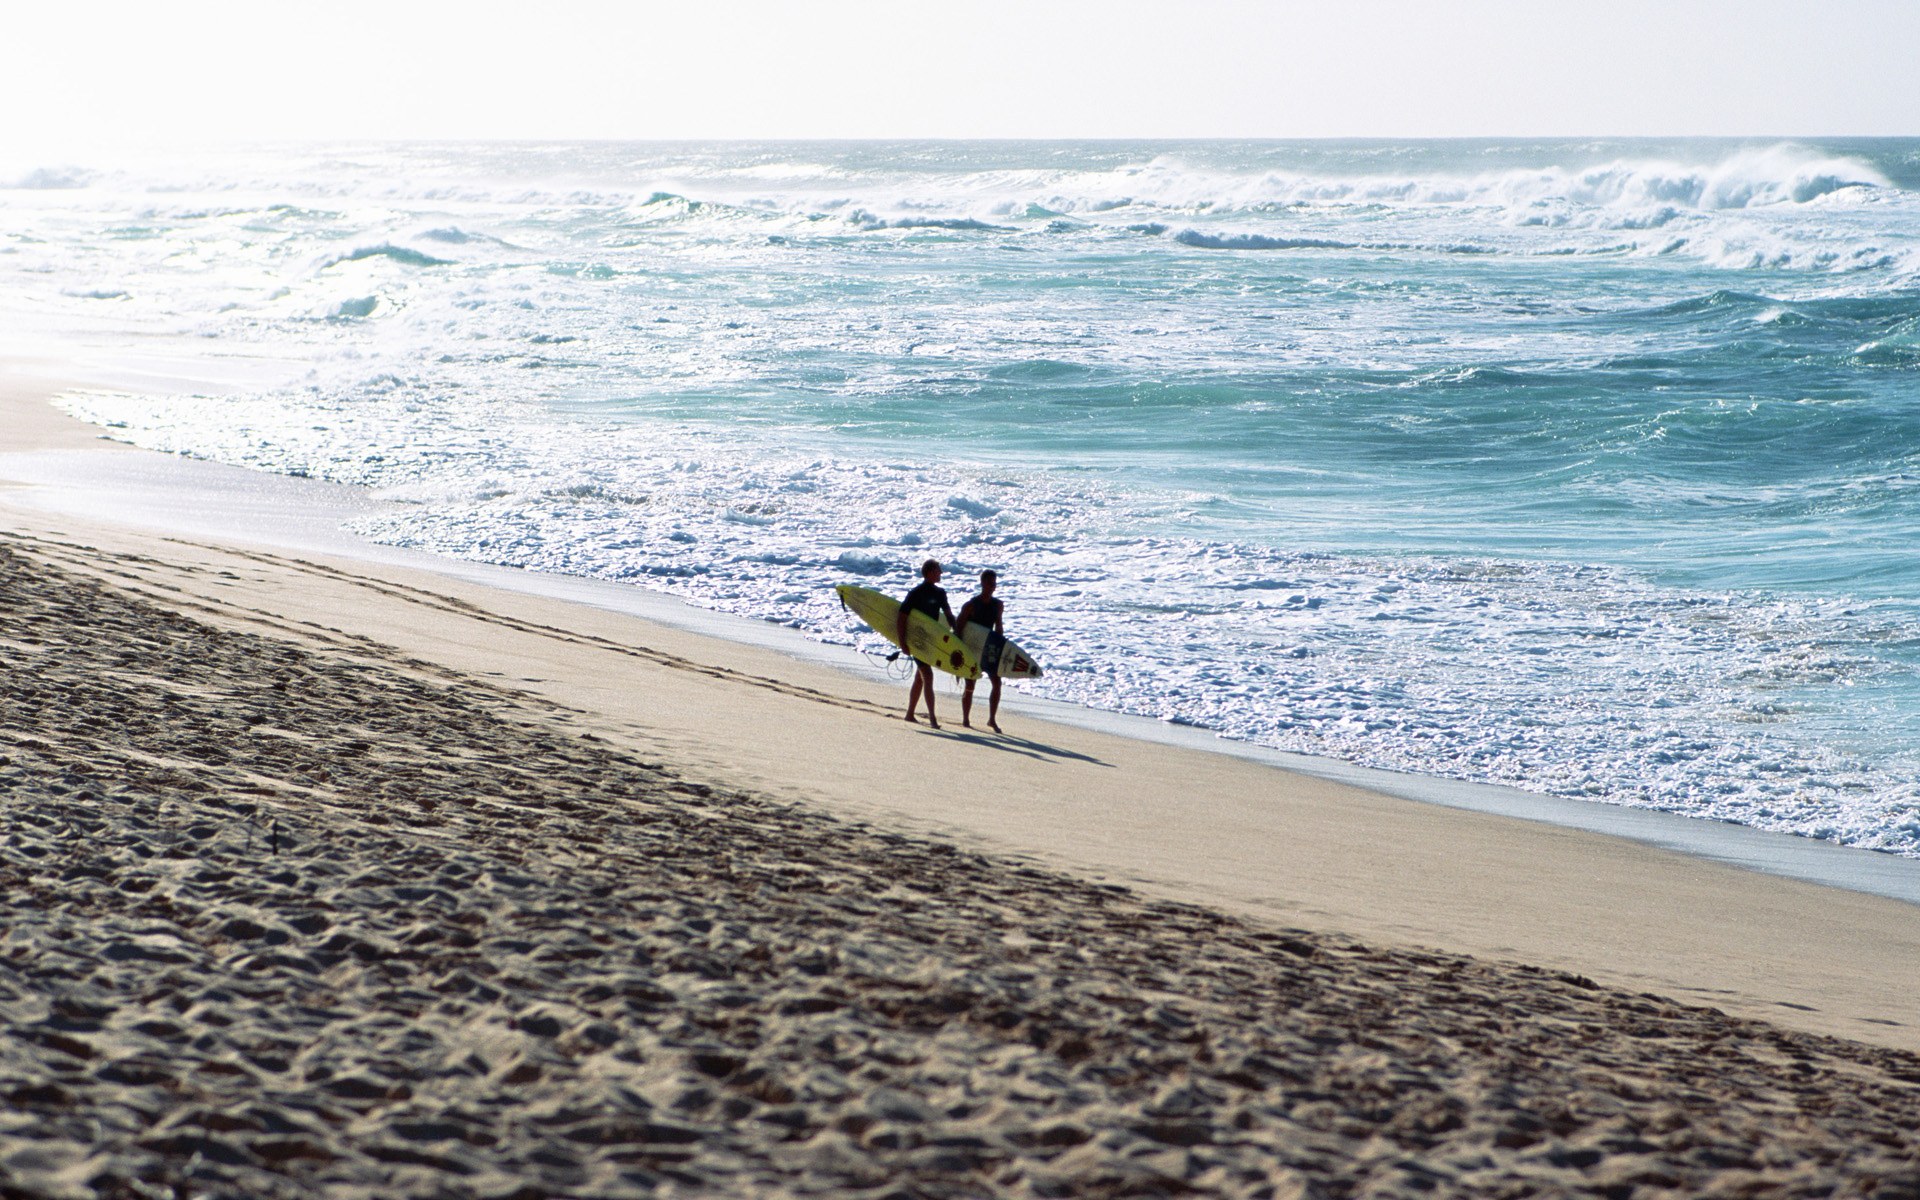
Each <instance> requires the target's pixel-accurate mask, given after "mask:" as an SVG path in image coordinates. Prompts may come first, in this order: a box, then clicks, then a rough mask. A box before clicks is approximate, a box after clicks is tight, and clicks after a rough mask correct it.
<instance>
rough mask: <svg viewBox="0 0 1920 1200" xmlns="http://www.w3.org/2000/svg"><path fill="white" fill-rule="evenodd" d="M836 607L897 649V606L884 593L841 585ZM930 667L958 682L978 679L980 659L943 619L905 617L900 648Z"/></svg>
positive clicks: (897, 603)
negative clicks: (904, 634) (850, 612)
mask: <svg viewBox="0 0 1920 1200" xmlns="http://www.w3.org/2000/svg"><path fill="white" fill-rule="evenodd" d="M833 590H834V591H836V592H838V593H840V603H842V604H844V605H846V606H847V607H848V608H850V609H852V610H853V613H854V615H855V616H857V617H859V618H860V619H861V620H862V621H865V622H866V623H867V624H868V625H871V626H872V627H873V631H874V632H875V633H877V634H879V635H880V636H881V637H883V638H886V639H887V640H888V641H889V642H892V643H893V644H894V645H896V646H900V640H899V636H898V631H899V626H900V602H899V601H898V600H895V599H894V598H893V597H892V596H889V595H887V594H886V593H885V592H876V591H874V590H873V589H872V588H869V587H861V586H859V585H858V584H853V583H843V584H841V585H840V586H838V587H836V588H834V589H833ZM900 648H901V649H902V650H905V651H906V652H907V653H908V654H911V655H913V656H914V657H915V658H917V659H919V660H920V661H921V662H923V663H926V664H927V665H928V666H930V667H936V668H938V669H939V670H942V671H945V672H946V673H947V674H949V675H952V676H955V677H957V678H960V679H978V678H980V657H979V655H977V654H975V653H974V652H973V651H972V650H969V649H968V648H967V644H966V643H965V642H963V641H961V640H960V639H959V638H958V637H957V636H955V635H954V632H953V629H952V628H951V627H950V626H948V624H947V623H946V621H945V620H944V619H937V618H934V617H930V616H928V615H927V614H925V613H923V612H915V613H909V614H908V615H907V644H906V645H904V646H900Z"/></svg>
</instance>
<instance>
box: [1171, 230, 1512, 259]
mask: <svg viewBox="0 0 1920 1200" xmlns="http://www.w3.org/2000/svg"><path fill="white" fill-rule="evenodd" d="M1173 240H1174V241H1176V242H1179V243H1180V244H1181V245H1183V246H1192V247H1194V248H1195V249H1197V250H1418V251H1423V252H1425V253H1428V254H1496V253H1498V251H1496V250H1495V249H1494V248H1493V247H1491V246H1481V245H1477V244H1475V243H1472V242H1434V243H1422V242H1343V241H1340V240H1338V239H1336V238H1316V237H1269V236H1267V235H1266V234H1261V233H1228V234H1222V233H1202V232H1201V231H1200V230H1198V229H1183V230H1181V231H1180V232H1179V233H1176V234H1174V235H1173Z"/></svg>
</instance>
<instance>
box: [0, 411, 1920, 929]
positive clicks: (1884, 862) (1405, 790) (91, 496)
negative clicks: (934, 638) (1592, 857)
mask: <svg viewBox="0 0 1920 1200" xmlns="http://www.w3.org/2000/svg"><path fill="white" fill-rule="evenodd" d="M57 390H66V389H64V388H62V389H57ZM43 407H50V406H46V405H44V404H43ZM63 426H71V428H64V427H63ZM36 436H37V437H38V438H41V439H45V440H50V441H51V442H53V443H55V444H54V445H46V446H40V447H39V448H38V449H37V450H36V452H35V453H34V454H33V456H32V458H31V459H25V458H21V457H19V456H18V455H19V452H18V451H15V452H14V453H9V452H8V447H7V446H5V445H4V444H0V478H4V477H5V476H6V474H7V473H8V471H9V470H11V472H12V473H13V474H14V475H16V476H19V477H21V479H22V480H25V481H28V482H31V483H32V484H34V485H36V486H38V487H40V488H42V489H45V490H47V491H50V492H53V493H58V496H59V498H58V499H57V500H51V501H50V502H49V503H47V504H46V507H47V508H49V509H51V510H53V511H57V512H62V513H65V514H67V515H69V516H73V515H78V516H83V517H86V518H88V519H91V520H101V521H105V522H108V523H110V524H116V525H125V524H142V525H148V526H150V527H152V528H155V529H157V530H162V531H166V532H170V533H181V534H193V535H196V536H204V537H207V538H210V539H212V540H215V541H224V540H228V539H232V538H236V537H237V538H241V539H244V540H247V541H249V542H255V543H259V544H262V545H268V546H273V547H278V548H280V549H286V550H298V551H306V552H314V553H323V554H328V555H333V556H337V557H340V558H344V559H349V560H353V561H356V562H364V563H368V564H371V565H373V566H376V567H379V566H397V567H401V568H406V569H412V570H423V571H425V572H427V573H430V574H435V575H441V576H445V577H447V578H449V579H457V580H462V581H465V582H468V583H474V584H478V585H480V586H482V587H487V588H492V589H498V590H505V591H512V592H520V593H525V594H528V595H533V596H539V597H543V598H547V599H553V600H559V601H563V602H566V603H570V604H578V605H586V606H591V607H595V608H601V609H605V610H608V611H612V612H617V613H622V614H625V615H629V616H635V617H638V618H640V619H642V620H644V621H648V622H652V623H656V624H665V625H669V626H672V627H674V628H676V629H679V630H683V631H686V632H689V633H694V634H698V635H701V636H704V637H708V638H714V639H718V640H721V641H726V642H732V643H737V644H742V645H746V646H752V647H755V648H759V649H764V650H769V651H772V652H774V653H776V654H779V655H782V656H784V657H786V658H790V659H796V660H799V661H802V662H805V663H808V664H811V665H822V666H826V667H828V668H830V669H832V670H835V671H837V672H839V673H842V674H846V675H850V676H853V677H855V678H857V679H860V680H863V681H865V682H869V683H872V682H882V681H884V682H885V683H886V685H888V686H891V685H892V684H893V683H894V682H895V681H893V680H892V679H891V677H888V676H886V675H885V673H884V672H883V671H881V670H877V669H875V668H874V666H873V663H872V660H871V659H870V658H869V657H868V656H866V655H863V654H860V653H859V652H858V651H855V650H853V649H852V648H851V647H848V646H844V645H838V644H833V643H826V642H820V641H817V640H815V639H813V638H811V637H808V636H806V635H805V634H802V633H800V632H798V631H795V630H792V629H789V628H787V627H785V626H782V625H779V624H777V623H774V622H769V621H764V620H755V619H753V618H750V617H745V616H739V615H736V614H732V613H727V612H724V611H720V610H714V609H706V608H702V607H699V606H697V605H694V604H692V603H690V602H687V601H683V600H681V599H679V598H678V597H675V596H672V595H670V594H668V593H665V592H658V591H653V590H651V589H648V588H646V587H645V586H642V585H634V584H626V583H614V582H611V581H607V580H599V579H593V578H589V577H583V576H566V575H549V574H543V573H540V572H535V571H527V570H521V569H518V568H513V567H503V566H497V565H495V564H490V563H483V562H475V561H471V560H466V559H460V558H454V557H447V556H442V555H437V554H433V553H431V552H427V551H421V550H412V549H407V548H402V547H395V546H388V545H384V544H381V543H377V542H372V541H368V540H366V539H363V538H360V537H357V536H355V535H353V534H350V533H347V532H346V531H345V530H344V529H342V528H341V526H342V525H343V524H344V523H345V522H346V521H347V520H349V519H351V518H352V517H353V516H356V515H360V514H364V513H373V512H377V511H378V510H379V508H380V507H381V505H380V502H378V501H375V500H373V499H371V498H370V497H368V496H367V494H366V493H365V492H363V491H362V490H360V489H357V488H353V487H350V486H347V485H343V484H333V483H327V482H322V481H318V480H308V479H299V478H295V477H292V476H281V475H273V474H270V473H264V472H258V471H251V470H248V469H246V468H241V467H232V466H227V465H225V464H221V463H215V462H212V461H209V460H204V459H192V458H186V457H182V456H175V455H168V454H160V453H157V452H153V451H146V450H142V449H140V448H138V447H134V446H132V445H130V444H129V443H125V442H120V441H116V440H114V439H113V438H112V437H111V435H110V434H108V433H106V432H104V431H103V430H101V429H100V428H99V427H96V426H91V425H87V424H85V423H82V422H79V421H75V420H73V419H72V418H68V417H66V416H65V414H62V413H59V412H58V410H53V411H52V413H51V417H50V419H49V423H48V424H47V425H46V427H45V430H44V431H43V432H41V433H40V434H38V435H36ZM102 447H114V448H119V449H128V450H133V451H135V453H134V454H133V455H128V456H117V457H116V458H115V459H113V460H112V463H113V468H114V470H113V471H112V474H111V477H110V478H102V475H101V471H100V465H101V464H100V463H99V462H98V460H97V459H96V458H95V457H94V456H92V455H90V453H89V451H92V450H97V449H100V448H102ZM900 687H901V688H903V689H904V687H905V684H904V683H901V684H900ZM945 699H946V703H947V709H948V712H949V713H951V712H952V711H953V707H954V705H955V704H956V703H957V699H958V696H957V692H954V691H952V690H948V691H947V693H946V697H945ZM1004 706H1005V707H1006V708H1007V710H1008V711H1010V712H1013V713H1016V714H1019V715H1022V716H1024V717H1029V718H1033V719H1038V720H1041V721H1045V722H1049V723H1052V724H1063V725H1069V726H1073V727H1076V728H1079V729H1084V730H1087V731H1090V732H1093V733H1098V734H1108V735H1114V736H1119V737H1124V738H1128V739H1130V740H1133V741H1137V742H1146V743H1151V744H1158V745H1168V746H1175V747H1180V748H1183V749H1192V750H1199V751H1200V752H1202V753H1209V754H1221V755H1227V756H1230V757H1235V758H1239V759H1243V760H1246V761H1249V762H1253V763H1257V764H1259V765H1262V766H1265V767H1270V768H1274V769H1278V770H1281V771H1284V772H1287V773H1289V774H1296V775H1307V776H1312V777H1314V778H1317V779H1323V780H1327V781H1331V782H1335V783H1340V784H1346V785H1350V786H1353V787H1357V788H1360V789H1362V790H1365V791H1369V792H1376V793H1380V794H1384V795H1388V796H1394V797H1398V798H1400V799H1405V800H1412V801H1416V802H1419V803H1423V804H1434V805H1441V806H1445V807H1449V808H1458V809H1464V810H1467V811H1471V812H1477V813H1483V814H1487V815H1491V816H1497V817H1512V818H1518V819H1521V820H1527V821H1535V822H1543V823H1546V824H1549V825H1554V826H1559V827H1562V828H1566V829H1574V830H1581V831H1584V832H1588V833H1595V834H1599V835H1602V836H1608V837H1618V838H1625V839H1628V840H1631V841H1635V842H1640V843H1643V844H1645V845H1648V846H1652V847H1656V848H1658V849H1662V850H1668V851H1673V852H1677V853H1680V854H1683V855H1687V856H1690V857H1695V858H1700V859H1705V860H1708V861H1712V862H1715V863H1720V864H1725V865H1729V866H1733V867H1737V868H1741V869H1744V870H1752V871H1760V872H1763V873H1766V874H1771V875H1777V876H1781V877H1784V878H1788V879H1795V880H1799V881H1802V882H1806V883H1813V884H1817V885H1822V886H1827V887H1838V888H1843V889H1846V890H1849V891H1857V892H1863V893H1865V894H1868V895H1873V896H1880V897H1884V898H1887V899H1894V900H1901V901H1905V902H1907V903H1910V904H1915V905H1920V859H1913V858H1907V857H1904V856H1900V855H1896V854H1891V853H1887V852H1882V851H1876V850H1872V849H1869V848H1863V847H1854V846H1846V845H1840V844H1836V843H1829V842H1824V841H1821V840H1819V839H1815V838H1809V837H1803V836H1800V835H1797V834H1791V833H1782V832H1777V831H1773V830H1764V829H1757V828H1754V827H1751V826H1746V825H1740V824H1737V823H1733V822H1725V821H1715V820H1709V819H1707V818H1702V817H1692V816H1687V815H1684V814H1679V813H1671V812H1667V811H1665V810H1661V809H1654V808H1643V807H1638V806H1633V805H1625V804H1613V803H1608V802H1605V801H1588V800H1575V799H1571V798H1566V797H1561V796H1556V795H1552V794H1550V793H1545V792H1532V791H1527V790H1524V789H1522V788H1518V787H1513V786H1509V785H1505V784H1497V783H1486V782H1477V781H1472V780H1462V779H1453V778H1448V777H1444V776H1436V775H1420V774H1415V773H1411V772H1404V771H1395V770H1389V769H1383V768H1375V767H1367V766H1362V765H1359V764H1357V763H1350V762H1346V761H1344V760H1340V759H1334V758H1324V757H1318V756H1313V755H1305V754H1299V753H1294V752H1289V751H1285V750H1277V749H1272V748H1269V747H1265V746H1261V745H1258V744H1256V743H1252V742H1244V741H1239V740H1236V739H1232V738H1227V737H1223V736H1221V735H1218V734H1216V733H1214V732H1213V731H1211V730H1208V729H1206V728H1204V727H1200V726H1182V725H1177V724H1169V723H1167V722H1162V721H1157V720H1155V719H1153V718H1150V717H1143V716H1136V715H1133V714H1127V713H1116V712H1108V711H1105V710H1101V709H1094V708H1087V707H1084V706H1081V705H1078V704H1073V703H1070V702H1065V701H1056V700H1050V699H1045V698H1041V697H1035V696H1030V695H1027V694H1025V693H1023V692H1021V691H1019V690H1017V689H1011V688H1010V689H1008V691H1007V693H1006V697H1005V701H1004Z"/></svg>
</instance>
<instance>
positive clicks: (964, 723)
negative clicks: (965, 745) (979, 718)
mask: <svg viewBox="0 0 1920 1200" xmlns="http://www.w3.org/2000/svg"><path fill="white" fill-rule="evenodd" d="M960 728H962V729H972V728H973V722H972V721H969V720H967V719H966V718H965V717H961V718H960Z"/></svg>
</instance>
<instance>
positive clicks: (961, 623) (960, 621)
mask: <svg viewBox="0 0 1920 1200" xmlns="http://www.w3.org/2000/svg"><path fill="white" fill-rule="evenodd" d="M972 615H973V601H971V600H969V601H967V602H966V603H965V604H962V605H961V606H960V616H959V617H958V618H957V619H956V620H955V621H954V622H953V627H954V628H955V629H965V628H966V627H967V618H968V617H969V616H972Z"/></svg>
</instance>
